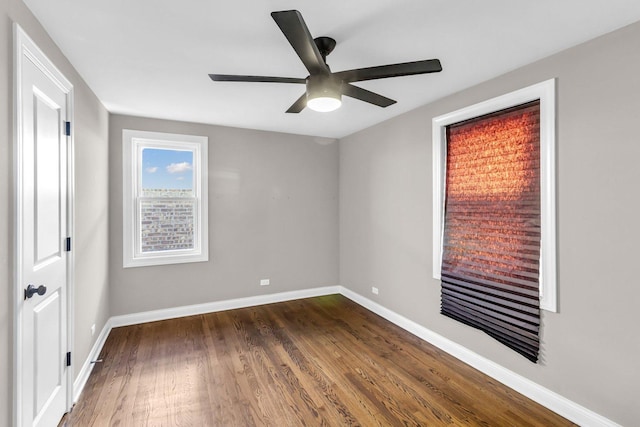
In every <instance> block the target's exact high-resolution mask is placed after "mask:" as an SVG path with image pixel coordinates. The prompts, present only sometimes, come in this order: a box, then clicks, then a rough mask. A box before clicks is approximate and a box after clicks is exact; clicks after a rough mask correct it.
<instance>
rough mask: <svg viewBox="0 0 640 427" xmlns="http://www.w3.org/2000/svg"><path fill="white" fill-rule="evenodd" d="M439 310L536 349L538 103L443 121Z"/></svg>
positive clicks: (528, 353) (532, 356)
mask: <svg viewBox="0 0 640 427" xmlns="http://www.w3.org/2000/svg"><path fill="white" fill-rule="evenodd" d="M446 135H447V161H446V184H445V185H446V188H445V212H444V230H443V231H444V234H443V237H444V238H443V256H442V301H441V302H442V305H441V313H442V314H444V315H446V316H449V317H451V318H453V319H456V320H458V321H460V322H463V323H465V324H468V325H470V326H473V327H475V328H478V329H480V330H482V331H484V332H486V333H487V334H489V335H490V336H492V337H493V338H495V339H497V340H498V341H500V342H502V343H503V344H505V345H507V346H509V347H510V348H512V349H513V350H515V351H517V352H518V353H520V354H522V355H523V356H525V357H526V358H528V359H529V360H531V361H533V362H536V361H537V359H538V353H539V347H540V344H539V329H540V303H539V260H540V102H539V101H534V102H530V103H527V104H523V105H519V106H517V107H513V108H510V109H507V110H503V111H499V112H497V113H492V114H489V115H486V116H481V117H478V118H474V119H472V120H467V121H464V122H461V123H456V124H453V125H450V126H448V127H447V133H446Z"/></svg>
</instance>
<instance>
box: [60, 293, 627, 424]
mask: <svg viewBox="0 0 640 427" xmlns="http://www.w3.org/2000/svg"><path fill="white" fill-rule="evenodd" d="M331 294H342V295H344V296H345V297H347V298H349V299H350V300H352V301H354V302H355V303H357V304H359V305H361V306H362V307H364V308H366V309H368V310H370V311H372V312H374V313H376V314H377V315H379V316H381V317H383V318H385V319H387V320H388V321H390V322H391V323H393V324H395V325H397V326H399V327H401V328H402V329H404V330H406V331H407V332H410V333H411V334H413V335H415V336H417V337H419V338H421V339H423V340H425V341H427V342H429V343H430V344H433V345H435V346H436V347H438V348H440V349H441V350H443V351H446V352H447V353H449V354H450V355H452V356H454V357H455V358H457V359H459V360H461V361H463V362H465V363H467V364H468V365H470V366H472V367H474V368H476V369H477V370H479V371H481V372H483V373H484V374H486V375H488V376H490V377H491V378H493V379H495V380H496V381H500V382H501V383H503V384H504V385H506V386H507V387H510V388H512V389H513V390H515V391H517V392H519V393H521V394H523V395H525V396H527V397H528V398H529V399H531V400H533V401H535V402H537V403H539V404H541V405H542V406H544V407H546V408H548V409H550V410H552V411H554V412H556V413H557V414H559V415H562V416H563V417H565V418H567V419H568V420H570V421H572V422H574V423H576V424H579V425H581V426H584V427H591V426H593V427H621V426H620V425H619V424H616V423H615V422H613V421H611V420H609V419H607V418H605V417H603V416H602V415H599V414H597V413H595V412H593V411H591V410H589V409H587V408H585V407H583V406H581V405H579V404H577V403H575V402H573V401H571V400H569V399H567V398H565V397H563V396H561V395H559V394H558V393H555V392H553V391H551V390H549V389H547V388H545V387H543V386H541V385H540V384H537V383H535V382H533V381H531V380H529V379H527V378H525V377H523V376H521V375H519V374H516V373H515V372H513V371H510V370H509V369H507V368H505V367H503V366H500V365H498V364H497V363H495V362H492V361H491V360H489V359H487V358H485V357H483V356H480V355H479V354H477V353H475V352H473V351H471V350H469V349H468V348H466V347H463V346H461V345H460V344H457V343H455V342H453V341H451V340H449V339H447V338H445V337H443V336H442V335H440V334H437V333H435V332H433V331H431V330H430V329H428V328H425V327H424V326H422V325H419V324H417V323H416V322H414V321H412V320H409V319H407V318H406V317H404V316H401V315H400V314H398V313H396V312H394V311H392V310H389V309H388V308H386V307H384V306H382V305H380V304H378V303H376V302H374V301H371V300H370V299H368V298H366V297H363V296H362V295H360V294H357V293H355V292H353V291H351V290H349V289H347V288H345V287H343V286H327V287H322V288H313V289H307V290H302V291H291V292H281V293H277V294H269V295H258V296H252V297H247V298H236V299H231V300H226V301H216V302H211V303H205V304H196V305H189V306H183V307H175V308H168V309H163V310H153V311H147V312H142V313H134V314H126V315H122V316H114V317H111V318H110V319H109V320H108V321H107V323H106V324H105V326H104V328H103V329H102V331H101V332H100V336H99V337H98V340H97V341H96V343H95V344H94V346H93V348H92V349H91V352H90V353H89V357H88V358H87V360H86V361H85V363H84V364H83V366H82V369H81V370H80V373H79V374H78V377H77V378H76V380H75V382H74V383H73V391H74V392H73V399H74V402H76V401H77V400H78V397H79V396H80V393H81V392H82V389H83V388H84V386H85V384H86V383H87V380H88V379H89V374H91V370H92V369H93V364H92V363H91V361H92V360H96V359H97V358H98V357H99V355H100V352H101V351H102V346H103V345H104V343H105V341H106V339H107V336H108V335H109V332H111V329H112V328H115V327H118V326H128V325H136V324H140V323H146V322H155V321H158V320H166V319H173V318H177V317H185V316H193V315H197V314H204V313H213V312H216V311H224V310H232V309H236V308H245V307H253V306H256V305H263V304H271V303H276V302H283V301H291V300H296V299H301V298H310V297H315V296H322V295H331Z"/></svg>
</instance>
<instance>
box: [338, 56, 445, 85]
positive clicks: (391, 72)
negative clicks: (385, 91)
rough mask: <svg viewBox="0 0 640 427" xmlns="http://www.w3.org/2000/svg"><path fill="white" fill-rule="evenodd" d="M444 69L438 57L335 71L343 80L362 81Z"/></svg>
mask: <svg viewBox="0 0 640 427" xmlns="http://www.w3.org/2000/svg"><path fill="white" fill-rule="evenodd" d="M440 71H442V65H441V64H440V61H439V60H438V59H427V60H425V61H413V62H403V63H400V64H390V65H380V66H378V67H368V68H358V69H355V70H347V71H339V72H337V73H333V75H334V76H336V77H337V78H338V79H340V80H342V81H343V82H362V81H365V80H374V79H384V78H387V77H400V76H410V75H413V74H426V73H437V72H440Z"/></svg>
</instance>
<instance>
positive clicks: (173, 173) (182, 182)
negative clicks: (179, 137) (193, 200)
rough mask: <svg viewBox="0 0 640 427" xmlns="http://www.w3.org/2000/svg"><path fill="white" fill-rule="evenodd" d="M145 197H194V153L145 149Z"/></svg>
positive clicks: (143, 165)
mask: <svg viewBox="0 0 640 427" xmlns="http://www.w3.org/2000/svg"><path fill="white" fill-rule="evenodd" d="M141 161H142V167H141V168H140V171H141V172H140V173H141V174H142V176H141V183H142V189H141V190H142V194H141V195H142V196H143V197H194V193H193V188H194V185H193V151H190V150H169V149H162V148H144V149H143V150H142V159H141Z"/></svg>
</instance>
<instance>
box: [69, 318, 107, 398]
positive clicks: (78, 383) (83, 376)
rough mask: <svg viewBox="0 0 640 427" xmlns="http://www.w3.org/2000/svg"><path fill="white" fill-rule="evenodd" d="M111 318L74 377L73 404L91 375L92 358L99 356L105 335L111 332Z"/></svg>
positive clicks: (105, 338) (96, 358)
mask: <svg viewBox="0 0 640 427" xmlns="http://www.w3.org/2000/svg"><path fill="white" fill-rule="evenodd" d="M111 328H112V326H111V319H109V320H107V322H106V323H105V325H104V327H103V328H102V330H101V331H100V335H98V339H97V340H96V342H95V343H94V344H93V347H91V351H90V352H89V356H88V357H87V360H85V361H84V363H83V364H82V368H81V369H80V372H79V373H78V376H77V377H76V380H75V381H74V382H73V403H74V404H75V403H76V402H77V401H78V398H79V397H80V393H82V390H83V389H84V386H85V385H87V380H89V375H91V371H93V366H94V363H91V362H93V361H94V360H98V358H99V357H100V352H101V351H102V347H104V343H105V342H106V341H107V337H108V336H109V333H110V332H111Z"/></svg>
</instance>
